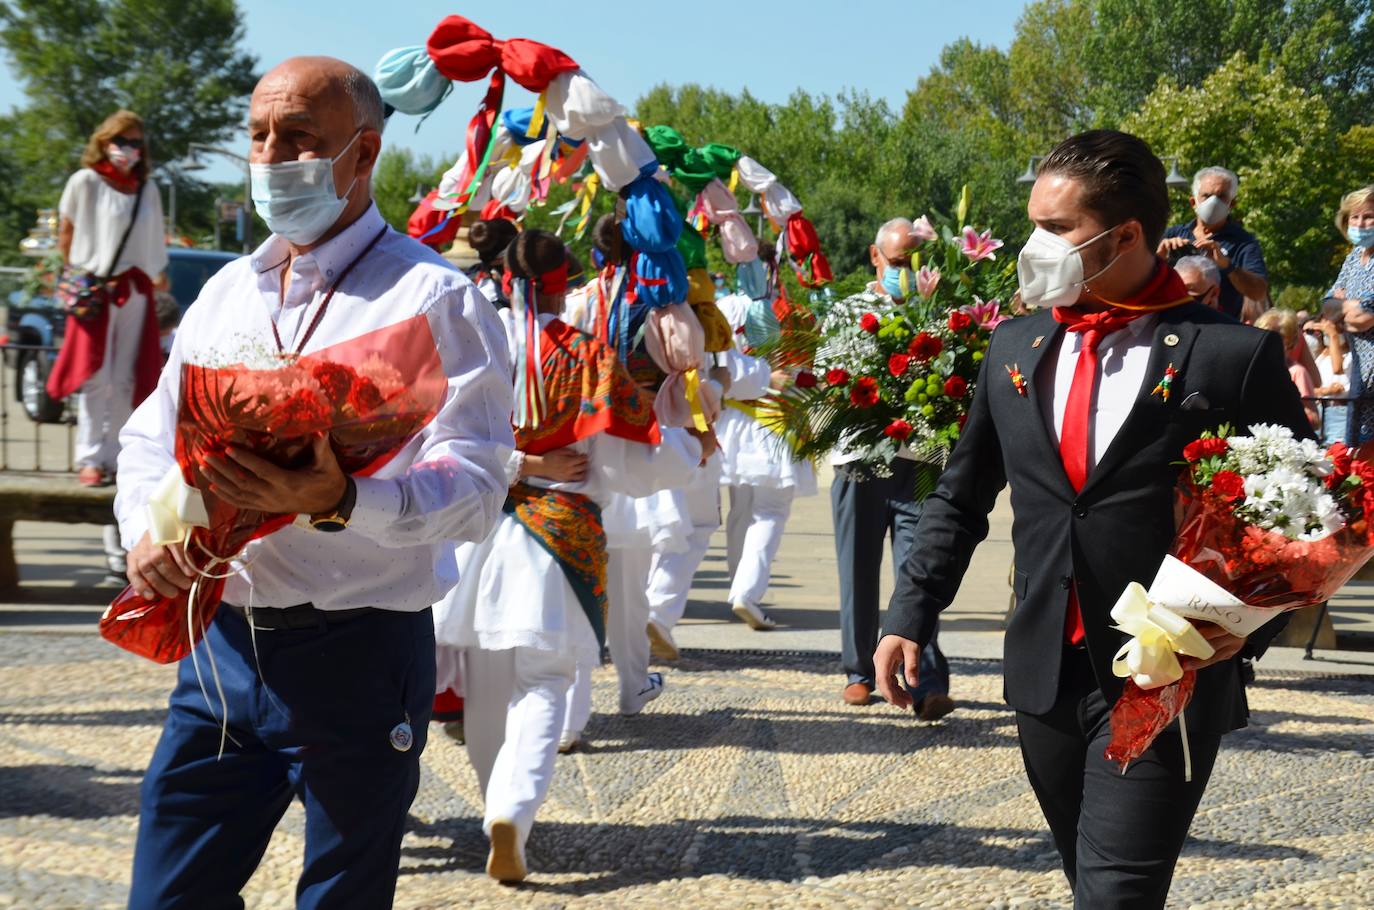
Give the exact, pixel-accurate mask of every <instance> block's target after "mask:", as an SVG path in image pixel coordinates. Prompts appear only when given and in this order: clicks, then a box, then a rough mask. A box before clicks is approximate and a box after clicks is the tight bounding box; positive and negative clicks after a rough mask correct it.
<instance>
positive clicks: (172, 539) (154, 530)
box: [145, 465, 210, 547]
mask: <svg viewBox="0 0 1374 910" xmlns="http://www.w3.org/2000/svg"><path fill="white" fill-rule="evenodd" d="M145 515H146V516H147V518H148V536H149V537H150V538H151V539H152V542H153V543H154V544H156V545H157V546H159V547H165V546H170V545H171V544H174V543H185V542H186V535H187V534H188V533H190V531H191V529H192V528H208V527H209V526H210V516H209V515H208V514H207V513H206V511H205V500H204V499H203V498H201V495H200V490H197V489H196V488H195V487H193V486H191V485H189V484H188V483H186V481H185V480H183V479H182V476H181V467H180V466H179V465H172V467H171V469H169V470H168V471H167V474H166V475H165V476H164V477H163V478H162V480H161V481H160V482H159V483H158V485H157V489H156V490H154V491H153V495H152V498H150V499H149V500H148V505H147V506H146V511H145Z"/></svg>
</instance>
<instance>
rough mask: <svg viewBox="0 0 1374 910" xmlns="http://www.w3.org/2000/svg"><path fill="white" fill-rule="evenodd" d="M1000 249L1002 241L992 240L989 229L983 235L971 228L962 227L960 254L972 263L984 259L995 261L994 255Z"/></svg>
mask: <svg viewBox="0 0 1374 910" xmlns="http://www.w3.org/2000/svg"><path fill="white" fill-rule="evenodd" d="M1001 248H1002V241H1000V240H994V239H993V237H992V230H991V228H989V229H988V230H986V231H984V232H983V233H981V234H980V233H978V232H977V231H975V230H974V229H973V228H971V227H968V226H965V227H964V241H963V243H962V244H961V245H960V252H962V253H963V254H964V255H965V256H967V257H968V258H969V260H970V261H972V262H980V261H982V260H984V259H996V258H997V256H996V255H995V253H996V252H997V251H998V250H1000V249H1001Z"/></svg>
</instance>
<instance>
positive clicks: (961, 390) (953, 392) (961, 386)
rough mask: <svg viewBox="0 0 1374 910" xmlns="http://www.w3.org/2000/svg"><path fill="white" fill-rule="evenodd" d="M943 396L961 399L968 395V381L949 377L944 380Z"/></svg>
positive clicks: (957, 377) (958, 377) (962, 378)
mask: <svg viewBox="0 0 1374 910" xmlns="http://www.w3.org/2000/svg"><path fill="white" fill-rule="evenodd" d="M945 394H946V395H948V396H949V397H950V398H963V397H964V396H965V395H967V394H968V380H967V379H965V378H964V377H962V376H951V377H949V378H948V379H946V380H945Z"/></svg>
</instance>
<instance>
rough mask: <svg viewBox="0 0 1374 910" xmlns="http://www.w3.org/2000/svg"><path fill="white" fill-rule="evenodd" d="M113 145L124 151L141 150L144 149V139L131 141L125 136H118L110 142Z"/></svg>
mask: <svg viewBox="0 0 1374 910" xmlns="http://www.w3.org/2000/svg"><path fill="white" fill-rule="evenodd" d="M110 144H111V145H117V146H119V147H120V148H122V149H141V148H143V140H142V139H129V138H127V137H125V136H116V137H114V138H113V139H111V140H110Z"/></svg>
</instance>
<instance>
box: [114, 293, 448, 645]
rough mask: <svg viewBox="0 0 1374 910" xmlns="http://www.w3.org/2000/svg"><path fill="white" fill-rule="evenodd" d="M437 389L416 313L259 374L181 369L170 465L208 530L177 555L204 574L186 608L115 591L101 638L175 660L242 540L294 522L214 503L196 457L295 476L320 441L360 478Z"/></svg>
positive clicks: (429, 411) (182, 600)
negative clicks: (200, 505) (234, 454)
mask: <svg viewBox="0 0 1374 910" xmlns="http://www.w3.org/2000/svg"><path fill="white" fill-rule="evenodd" d="M273 359H276V358H275V356H274V358H273ZM446 387H447V379H446V377H445V374H444V369H443V365H442V363H441V362H440V360H439V354H438V351H437V349H436V347H435V343H434V337H433V335H432V333H431V331H430V328H429V321H428V318H427V317H425V316H416V317H413V318H411V319H407V320H405V321H403V322H400V323H396V324H395V325H392V326H388V327H386V328H382V329H379V330H377V331H374V332H369V333H367V334H365V335H362V336H359V337H357V338H354V339H351V340H350V341H347V342H344V343H341V344H337V345H333V346H331V347H328V348H324V349H322V350H320V351H318V352H315V353H312V354H309V355H306V356H303V357H300V358H299V359H297V360H296V361H295V362H284V363H282V365H280V366H274V367H270V368H265V369H263V368H252V367H249V366H246V365H244V364H242V363H237V364H233V365H228V366H205V365H199V364H193V363H185V364H183V365H182V367H181V392H180V400H179V402H178V407H177V421H176V460H177V464H178V466H179V467H180V469H181V474H182V478H183V479H184V480H185V482H186V483H187V484H188V485H190V486H192V487H195V488H196V489H197V490H199V492H200V494H201V496H202V497H203V499H204V503H205V509H206V514H207V515H208V517H209V523H208V524H209V526H208V527H203V528H202V527H197V528H194V529H193V530H192V532H191V539H190V540H189V541H188V543H187V546H186V553H187V556H188V557H189V558H190V559H191V561H192V562H193V563H194V564H195V565H196V566H198V567H200V568H201V569H202V570H203V571H204V572H205V575H204V576H203V577H202V578H201V580H200V584H199V585H198V586H197V588H196V598H195V603H191V597H190V595H191V592H190V591H186V592H182V593H181V594H179V595H178V596H176V597H163V596H161V595H159V596H158V597H157V598H155V599H153V600H145V599H144V598H143V597H142V596H141V595H139V594H138V593H137V592H136V591H134V590H133V588H132V587H127V588H125V589H124V591H123V592H122V593H121V594H120V595H119V596H118V597H116V598H115V600H114V602H113V603H111V605H110V607H109V609H107V610H106V611H105V614H104V616H102V617H101V620H100V634H101V635H102V636H104V637H105V638H106V639H108V640H109V641H111V642H113V643H114V644H116V645H119V646H120V647H121V648H124V649H126V650H128V651H132V652H133V653H135V654H138V655H140V656H142V657H146V658H148V659H150V660H153V661H156V662H158V663H171V662H173V661H177V660H180V659H181V658H183V657H185V656H186V655H187V654H189V653H190V651H191V649H192V648H193V647H194V646H195V644H196V642H197V641H199V639H200V637H201V635H203V634H204V630H205V628H206V627H207V626H208V624H209V622H210V620H211V619H212V618H213V616H214V614H215V611H216V609H217V608H218V606H219V602H220V597H221V594H222V592H223V588H224V581H225V579H224V577H223V576H224V575H225V574H226V573H227V572H229V571H230V568H229V566H228V565H227V561H229V560H232V559H234V558H235V557H236V556H238V555H239V554H240V552H241V551H242V550H243V548H244V547H245V546H246V545H247V544H248V543H249V542H250V541H252V540H255V539H257V538H261V537H265V536H266V535H268V534H271V533H273V532H274V531H277V530H279V529H281V528H283V527H285V526H286V525H289V524H291V523H292V522H293V521H294V520H295V517H296V516H295V515H293V514H286V513H271V512H256V511H252V510H247V509H239V508H236V507H234V506H232V505H230V504H228V503H227V502H224V501H223V500H221V499H219V498H218V497H217V496H215V494H214V493H212V492H211V491H210V483H209V481H208V479H206V477H205V475H204V473H203V469H202V466H203V465H204V463H205V457H206V456H207V455H224V453H225V451H226V450H227V449H228V448H229V447H231V446H232V447H235V448H238V449H242V450H247V451H250V452H253V453H255V454H256V455H258V456H259V457H261V458H264V459H266V460H268V461H271V462H272V463H274V464H277V465H279V466H281V467H284V468H299V467H303V466H305V465H306V464H308V463H309V462H310V459H311V447H312V444H313V442H314V440H315V439H316V438H318V437H319V436H320V435H321V434H328V436H329V440H330V445H331V447H332V449H333V451H334V454H335V456H336V457H337V458H338V460H339V464H340V466H341V467H342V469H343V471H344V472H345V473H347V474H351V475H354V476H367V475H369V474H371V473H373V472H375V471H376V470H378V469H379V468H381V467H382V466H383V465H385V464H386V463H387V462H388V461H390V460H391V459H392V458H393V457H394V456H395V455H396V454H397V453H398V452H400V451H401V449H403V448H404V447H405V446H406V444H407V443H408V442H409V441H410V440H411V439H412V438H413V437H414V436H415V434H416V433H418V432H419V431H420V429H421V428H423V427H424V426H425V425H426V424H428V423H429V422H430V421H431V420H433V419H434V416H435V414H437V413H438V410H439V407H440V406H441V405H442V404H443V400H444V395H445V391H446Z"/></svg>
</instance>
